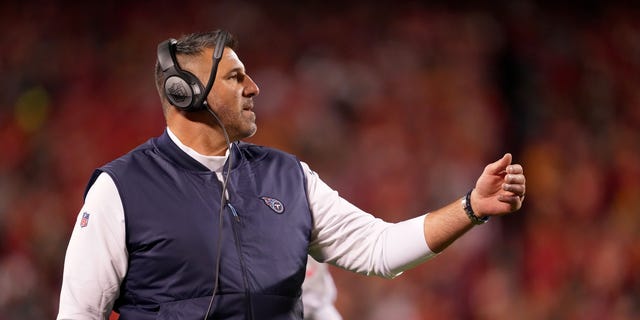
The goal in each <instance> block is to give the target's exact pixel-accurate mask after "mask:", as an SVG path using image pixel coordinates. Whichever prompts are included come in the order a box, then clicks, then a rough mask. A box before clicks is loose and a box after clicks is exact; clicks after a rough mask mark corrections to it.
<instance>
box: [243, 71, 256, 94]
mask: <svg viewBox="0 0 640 320" xmlns="http://www.w3.org/2000/svg"><path fill="white" fill-rule="evenodd" d="M245 80H246V82H247V83H246V86H245V87H244V95H245V96H247V97H253V96H257V95H259V94H260V88H259V87H258V85H257V84H256V83H255V81H253V79H251V77H249V76H248V75H247V76H246V79H245Z"/></svg>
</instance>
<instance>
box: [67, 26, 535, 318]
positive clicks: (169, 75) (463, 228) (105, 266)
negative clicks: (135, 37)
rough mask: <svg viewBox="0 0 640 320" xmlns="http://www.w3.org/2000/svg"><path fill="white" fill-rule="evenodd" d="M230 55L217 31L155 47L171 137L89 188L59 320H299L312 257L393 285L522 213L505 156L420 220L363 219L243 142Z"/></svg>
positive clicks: (243, 112)
mask: <svg viewBox="0 0 640 320" xmlns="http://www.w3.org/2000/svg"><path fill="white" fill-rule="evenodd" d="M235 50H236V42H235V40H234V39H233V38H232V37H231V36H229V35H228V34H227V33H226V32H223V31H214V32H208V33H199V34H192V35H187V36H185V37H183V38H181V39H180V40H179V41H165V42H163V43H162V44H160V45H159V47H158V64H157V68H156V84H157V87H158V92H159V94H160V99H161V102H162V107H163V111H164V115H165V118H166V122H167V128H166V130H165V132H164V133H163V134H162V135H161V136H159V137H156V138H153V139H150V140H149V141H147V142H146V143H144V144H142V145H141V146H139V147H137V148H136V149H134V150H132V151H131V152H129V153H128V154H127V155H124V156H122V157H120V158H118V159H116V160H115V161H112V162H110V163H109V164H107V165H105V166H103V167H101V168H99V169H97V170H96V172H95V173H94V175H93V176H92V178H91V179H90V182H89V184H88V187H87V192H86V194H85V202H84V205H83V207H82V209H81V211H80V213H79V215H78V221H77V223H76V225H75V227H74V230H73V234H72V236H71V239H70V241H69V247H68V249H67V255H66V258H65V270H64V276H63V284H62V292H61V297H60V311H59V314H58V319H102V318H105V317H107V316H108V315H109V313H110V311H111V310H112V309H113V310H115V311H116V312H119V313H120V317H121V319H136V320H137V319H142V320H144V319H302V317H303V311H302V310H303V308H302V303H301V301H300V294H301V285H302V283H303V280H304V277H305V268H306V264H307V254H310V255H311V256H313V257H314V258H315V259H317V260H318V261H321V262H327V263H331V264H334V265H336V266H339V267H342V268H345V269H348V270H351V271H353V272H358V273H362V274H368V275H377V276H381V277H387V278H392V277H396V276H398V275H399V274H400V273H402V272H403V271H404V270H407V269H409V268H411V267H414V266H416V265H417V264H419V263H421V262H423V261H425V260H427V259H428V258H430V257H432V256H434V255H435V254H436V253H438V252H440V251H442V250H443V249H445V248H446V247H447V246H448V245H449V244H451V243H452V242H453V241H454V240H455V239H457V238H458V237H459V236H461V235H462V234H464V233H465V232H467V231H468V230H470V229H471V228H472V227H473V226H474V225H476V224H481V223H484V222H486V220H487V219H488V218H489V217H490V216H498V215H503V214H507V213H510V212H514V211H516V210H518V209H519V208H520V207H521V205H522V201H523V198H524V194H525V177H524V174H523V169H522V167H521V166H520V165H518V164H511V155H510V154H505V155H504V156H503V157H502V158H501V159H499V160H497V161H496V162H494V163H491V164H489V165H487V166H486V168H485V170H484V172H483V173H482V174H481V175H480V177H479V178H478V180H477V181H476V184H475V187H474V188H472V189H471V191H469V192H468V193H467V194H466V196H464V197H462V199H457V200H455V201H453V202H452V203H451V204H449V205H447V206H445V207H443V208H441V209H438V210H435V211H432V212H431V213H429V214H426V215H422V216H419V217H416V218H413V219H410V220H407V221H403V222H400V223H395V224H392V223H387V222H384V221H382V220H380V219H376V218H375V217H374V216H372V215H370V214H368V213H365V212H363V211H362V210H360V209H358V208H357V207H355V206H353V205H352V204H350V203H349V202H347V201H346V200H344V199H342V198H341V197H340V196H339V195H338V193H337V192H336V191H334V190H332V189H331V188H330V187H328V186H327V185H326V184H325V183H324V182H323V181H322V180H321V179H320V178H319V177H318V175H317V174H316V173H314V172H313V171H312V170H311V169H310V168H309V166H308V165H307V164H305V163H303V162H300V161H299V160H297V159H296V158H295V157H294V156H292V155H289V154H286V153H284V152H281V151H278V150H275V149H271V148H266V147H259V146H255V145H251V144H247V143H243V142H241V140H242V139H244V138H247V137H250V136H252V135H253V134H255V132H256V129H257V127H256V123H255V119H256V116H255V113H254V111H253V108H254V104H253V97H254V96H256V95H258V94H259V88H258V86H257V85H256V83H255V82H254V81H253V80H252V79H251V77H250V76H249V75H248V74H247V72H246V69H245V66H244V65H243V63H242V62H241V60H240V59H239V57H238V56H237V54H236V51H235ZM212 57H213V58H212ZM205 84H206V85H205Z"/></svg>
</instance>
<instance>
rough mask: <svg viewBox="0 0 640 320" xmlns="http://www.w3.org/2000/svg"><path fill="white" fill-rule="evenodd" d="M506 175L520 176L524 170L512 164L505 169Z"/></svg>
mask: <svg viewBox="0 0 640 320" xmlns="http://www.w3.org/2000/svg"><path fill="white" fill-rule="evenodd" d="M506 171H507V173H513V174H522V173H524V169H522V166H521V165H519V164H512V165H510V166H508V167H507V170H506Z"/></svg>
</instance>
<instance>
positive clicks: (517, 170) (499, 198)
mask: <svg viewBox="0 0 640 320" xmlns="http://www.w3.org/2000/svg"><path fill="white" fill-rule="evenodd" d="M511 161H512V156H511V154H510V153H507V154H505V155H504V156H503V157H502V158H501V159H499V160H497V161H496V162H493V163H491V164H489V165H487V166H486V167H485V168H484V171H483V172H482V175H480V178H478V181H477V182H476V186H475V189H474V190H473V191H472V192H471V207H472V208H473V211H474V212H475V214H476V215H477V216H478V217H484V216H495V215H503V214H507V213H511V212H514V211H516V210H518V209H520V207H522V201H523V200H524V195H525V192H526V179H525V176H524V170H523V168H522V166H521V165H519V164H511Z"/></svg>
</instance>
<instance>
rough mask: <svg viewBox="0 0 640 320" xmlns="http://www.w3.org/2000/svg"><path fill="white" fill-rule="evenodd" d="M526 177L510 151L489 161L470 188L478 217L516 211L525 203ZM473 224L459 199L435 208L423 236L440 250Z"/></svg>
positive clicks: (474, 210) (474, 209)
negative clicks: (512, 158) (493, 160)
mask: <svg viewBox="0 0 640 320" xmlns="http://www.w3.org/2000/svg"><path fill="white" fill-rule="evenodd" d="M524 194H525V177H524V173H523V169H522V166H520V165H519V164H511V154H505V155H504V156H503V157H502V159H500V160H498V161H496V162H494V163H491V164H489V165H487V166H486V167H485V169H484V171H483V172H482V175H480V178H478V181H477V182H476V186H475V188H474V189H473V190H472V192H471V208H472V209H473V212H474V213H475V215H476V216H477V217H478V218H483V217H489V216H499V215H504V214H507V213H511V212H514V211H516V210H518V209H520V207H521V206H522V201H523V200H524ZM472 227H473V223H472V222H471V220H470V219H469V217H468V216H467V213H466V212H465V211H464V208H463V205H462V204H461V202H460V201H455V202H453V203H451V204H449V205H447V206H445V207H444V208H441V209H439V210H436V211H433V212H432V213H430V214H429V215H427V217H426V218H425V219H424V236H425V240H426V241H427V244H428V245H429V247H430V248H431V249H432V250H433V251H434V252H441V251H442V250H444V249H445V248H446V247H447V246H449V245H450V244H451V243H452V242H453V241H455V240H456V239H457V238H459V237H460V236H461V235H463V234H464V233H465V232H467V231H468V230H470V229H471V228H472Z"/></svg>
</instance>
